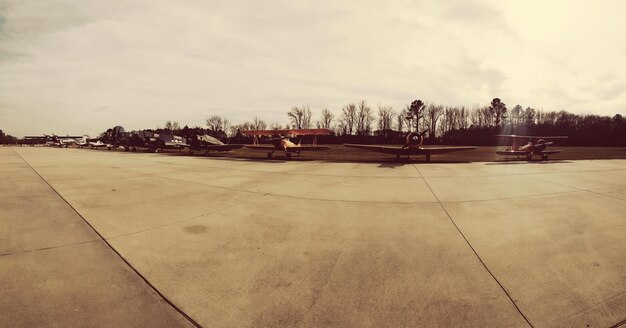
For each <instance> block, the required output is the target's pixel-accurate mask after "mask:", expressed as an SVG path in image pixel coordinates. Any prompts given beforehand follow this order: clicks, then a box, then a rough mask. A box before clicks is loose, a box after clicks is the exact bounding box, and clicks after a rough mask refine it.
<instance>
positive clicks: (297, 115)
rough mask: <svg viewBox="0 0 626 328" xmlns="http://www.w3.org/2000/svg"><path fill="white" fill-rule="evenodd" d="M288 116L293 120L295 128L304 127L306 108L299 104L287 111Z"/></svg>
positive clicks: (292, 123)
mask: <svg viewBox="0 0 626 328" xmlns="http://www.w3.org/2000/svg"><path fill="white" fill-rule="evenodd" d="M287 116H288V117H289V120H290V121H291V125H292V127H293V128H294V129H302V118H303V116H304V110H302V109H301V108H300V107H298V106H293V107H291V109H290V110H289V111H288V112H287Z"/></svg>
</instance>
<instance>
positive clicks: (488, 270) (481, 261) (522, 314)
mask: <svg viewBox="0 0 626 328" xmlns="http://www.w3.org/2000/svg"><path fill="white" fill-rule="evenodd" d="M413 167H414V168H415V170H417V172H418V173H419V175H420V176H421V177H422V179H424V176H423V175H422V173H421V172H420V170H419V168H418V167H417V166H415V165H413ZM424 183H426V186H427V187H428V189H430V192H431V193H432V194H433V196H434V197H435V199H437V202H438V203H439V206H441V209H442V210H443V211H444V213H446V216H447V217H448V219H449V220H450V222H451V223H452V225H453V226H454V228H456V230H457V231H458V232H459V234H460V235H461V237H462V238H463V239H464V240H465V243H466V244H467V245H468V246H469V248H470V249H471V250H472V252H473V253H474V255H476V258H477V259H478V261H479V262H480V264H481V265H482V266H483V268H485V270H487V272H488V273H489V275H490V276H491V277H492V278H493V280H494V281H495V282H496V283H497V284H498V286H500V289H502V291H503V292H504V293H505V294H506V296H507V297H508V298H509V300H510V301H511V303H512V304H513V306H514V307H515V309H516V310H517V312H518V313H519V314H520V315H521V316H522V318H524V321H526V323H527V324H528V326H530V327H531V328H532V327H534V326H533V325H532V324H531V323H530V320H529V319H528V318H527V317H526V315H524V313H523V312H522V310H521V309H520V308H519V307H518V306H517V303H516V302H515V300H514V299H513V297H512V296H511V295H510V294H509V292H508V291H507V289H506V288H504V286H503V285H502V283H501V282H500V280H498V278H497V277H496V276H495V274H494V273H493V272H491V270H490V269H489V267H487V264H486V263H485V262H484V261H483V259H482V258H481V257H480V255H479V254H478V251H476V249H475V248H474V247H473V246H472V244H471V243H470V241H469V240H468V239H467V237H465V234H463V231H461V229H460V228H459V226H458V225H457V224H456V222H454V219H452V216H451V215H450V213H448V210H446V207H445V206H444V205H443V203H441V201H439V197H437V194H435V192H434V191H433V189H432V188H431V187H430V185H429V184H428V181H426V179H424Z"/></svg>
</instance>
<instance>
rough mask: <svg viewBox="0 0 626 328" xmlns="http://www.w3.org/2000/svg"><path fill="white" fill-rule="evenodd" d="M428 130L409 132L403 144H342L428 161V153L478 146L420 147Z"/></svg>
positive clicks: (461, 149)
mask: <svg viewBox="0 0 626 328" xmlns="http://www.w3.org/2000/svg"><path fill="white" fill-rule="evenodd" d="M426 132H428V130H426V131H423V132H421V133H420V132H411V133H409V134H408V135H407V136H406V140H405V143H404V145H403V146H401V147H398V146H376V145H360V144H344V146H346V147H350V148H357V149H364V150H369V151H373V152H378V153H385V154H391V155H396V158H397V159H400V157H401V156H406V157H407V158H409V157H410V156H411V155H425V156H426V161H427V162H430V155H434V154H445V153H451V152H455V151H463V150H471V149H476V148H478V147H475V146H433V147H422V145H423V144H424V135H425V134H426Z"/></svg>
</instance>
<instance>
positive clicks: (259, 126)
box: [252, 116, 267, 130]
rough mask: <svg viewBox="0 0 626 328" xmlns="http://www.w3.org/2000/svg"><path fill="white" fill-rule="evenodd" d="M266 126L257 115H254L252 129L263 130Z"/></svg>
mask: <svg viewBox="0 0 626 328" xmlns="http://www.w3.org/2000/svg"><path fill="white" fill-rule="evenodd" d="M266 128H267V123H265V121H263V120H262V119H260V118H258V117H256V116H255V117H254V120H253V121H252V130H265V129H266Z"/></svg>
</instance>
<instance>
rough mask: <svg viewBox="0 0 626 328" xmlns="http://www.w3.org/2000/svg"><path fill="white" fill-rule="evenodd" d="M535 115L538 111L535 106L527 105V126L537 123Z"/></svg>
mask: <svg viewBox="0 0 626 328" xmlns="http://www.w3.org/2000/svg"><path fill="white" fill-rule="evenodd" d="M535 115H536V112H535V109H534V108H530V107H526V109H525V110H524V123H525V124H526V126H531V125H535Z"/></svg>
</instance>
